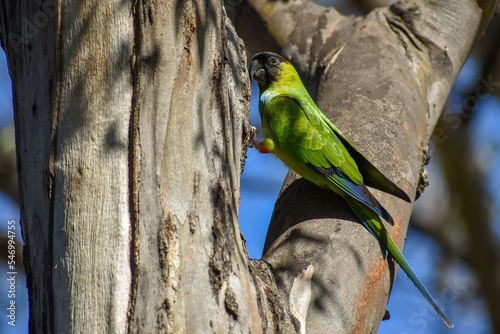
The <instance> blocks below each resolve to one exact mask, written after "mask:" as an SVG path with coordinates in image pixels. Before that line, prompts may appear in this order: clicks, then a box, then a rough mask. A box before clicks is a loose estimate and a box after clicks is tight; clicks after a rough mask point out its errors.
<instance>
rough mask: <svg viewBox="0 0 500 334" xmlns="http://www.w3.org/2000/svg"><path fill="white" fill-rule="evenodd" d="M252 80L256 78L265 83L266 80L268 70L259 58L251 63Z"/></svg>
mask: <svg viewBox="0 0 500 334" xmlns="http://www.w3.org/2000/svg"><path fill="white" fill-rule="evenodd" d="M248 71H249V72H250V80H252V79H254V80H255V81H257V82H258V83H263V82H264V81H265V80H266V70H265V69H264V66H262V64H261V63H260V61H259V60H257V59H256V60H254V61H252V63H251V64H250V69H249V70H248Z"/></svg>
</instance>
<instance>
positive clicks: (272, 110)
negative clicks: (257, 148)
mask: <svg viewBox="0 0 500 334" xmlns="http://www.w3.org/2000/svg"><path fill="white" fill-rule="evenodd" d="M263 127H264V134H265V136H266V137H270V138H271V139H272V140H273V141H274V142H275V143H276V144H277V145H278V146H279V147H280V148H281V150H282V151H283V152H285V153H286V154H287V155H288V156H289V157H291V158H292V159H293V160H295V161H297V162H301V163H304V164H310V165H312V166H314V167H316V168H323V169H329V168H331V167H335V168H336V169H338V170H339V171H341V172H342V173H343V174H344V175H345V176H346V177H347V178H349V179H350V181H351V182H353V183H355V184H357V185H361V184H362V182H363V177H362V176H361V173H360V172H359V170H358V168H357V166H356V163H355V162H354V160H353V158H352V157H351V156H350V155H349V153H348V151H347V149H346V148H345V147H344V145H343V144H342V142H341V141H340V140H339V138H338V137H337V136H336V135H335V133H334V132H333V131H332V130H331V129H330V127H329V126H328V125H327V124H326V123H325V122H324V121H323V120H322V119H321V117H319V115H317V114H316V115H315V114H313V113H306V112H305V111H304V109H302V107H301V106H300V105H299V103H298V102H297V101H296V100H295V99H293V98H291V97H289V96H286V95H278V96H275V97H273V98H272V99H270V100H269V101H268V103H267V104H266V106H265V110H264V112H263Z"/></svg>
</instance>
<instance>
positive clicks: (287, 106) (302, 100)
mask: <svg viewBox="0 0 500 334" xmlns="http://www.w3.org/2000/svg"><path fill="white" fill-rule="evenodd" d="M249 72H250V78H252V79H254V80H255V81H257V83H258V84H259V113H260V117H261V120H262V127H263V130H264V136H265V139H264V140H263V141H262V142H259V141H258V140H257V137H256V135H255V131H254V132H253V134H252V143H253V144H254V146H255V147H256V148H257V149H258V150H259V152H261V153H273V154H274V155H276V156H277V157H278V158H279V159H281V160H282V161H283V162H284V163H285V164H286V165H288V166H289V167H290V168H292V169H293V170H294V171H295V172H297V173H298V174H299V175H301V176H302V177H304V178H305V179H307V180H309V181H310V182H312V183H314V184H316V185H317V186H320V187H322V188H326V189H330V190H332V191H334V192H335V193H337V194H339V195H340V196H342V197H343V198H344V199H345V200H346V202H347V203H348V204H349V207H350V208H351V209H352V211H353V212H354V213H355V215H356V216H357V217H358V219H359V220H360V221H361V222H362V223H363V225H364V226H365V227H366V228H367V229H368V231H370V232H371V233H372V234H373V235H374V236H375V238H376V239H377V240H378V241H379V243H380V244H381V245H382V247H383V248H384V249H385V250H386V251H388V252H389V254H390V255H391V256H392V257H393V258H394V259H395V260H396V262H397V263H398V264H399V266H400V267H401V268H402V269H403V270H404V271H405V272H406V274H407V275H408V277H410V279H411V280H412V281H413V283H414V284H415V285H416V286H417V288H418V289H419V290H420V292H421V293H422V294H423V295H424V297H425V298H426V299H427V300H428V301H429V303H430V304H431V305H432V307H433V308H434V310H436V312H437V313H438V316H441V318H442V319H443V321H444V323H445V324H446V325H447V326H448V327H450V328H451V327H453V324H452V323H451V321H450V320H448V318H447V317H446V315H445V314H444V313H443V311H442V310H441V308H440V307H439V306H438V304H437V303H436V301H435V300H434V298H432V296H431V295H430V293H429V292H428V291H427V289H426V288H425V287H424V285H423V284H422V282H421V281H420V279H419V278H418V277H417V275H416V274H415V272H414V271H413V269H412V268H411V267H410V265H409V263H408V261H407V260H406V259H405V257H404V256H403V254H402V253H401V251H400V250H399V249H398V247H397V246H396V244H395V243H394V241H393V240H392V238H391V236H390V235H389V234H388V233H387V230H386V229H385V227H384V224H383V223H382V220H381V219H380V217H382V218H383V219H384V220H386V221H388V222H389V223H391V224H393V223H394V222H393V220H392V218H391V216H390V215H389V214H388V213H387V211H386V210H385V209H384V208H383V207H382V206H381V205H380V203H379V202H378V201H377V199H376V198H375V197H374V196H373V195H372V194H371V193H370V191H369V190H368V189H367V187H366V186H370V187H373V188H376V189H379V190H382V191H384V192H386V193H389V194H391V195H394V196H396V197H398V198H400V199H402V200H404V201H407V202H409V203H411V200H410V198H409V197H408V195H407V194H406V193H405V192H404V191H403V190H401V189H400V188H398V187H397V186H396V185H395V184H394V183H393V182H391V181H390V180H389V179H388V178H387V177H385V176H384V175H383V174H382V173H381V172H380V171H379V170H378V169H377V168H376V167H375V166H373V165H372V164H371V163H370V162H369V161H368V159H367V158H366V157H365V156H363V154H361V153H359V152H358V151H357V150H356V148H355V147H354V146H353V145H352V144H351V143H350V142H349V140H348V139H347V138H346V137H345V136H344V135H343V134H342V133H341V132H340V131H339V130H338V129H337V128H336V127H335V125H333V123H332V122H331V121H330V120H329V119H328V118H327V117H326V116H325V115H324V114H323V113H322V112H321V111H320V110H319V109H318V107H317V106H316V104H315V103H314V101H313V99H312V98H311V96H310V95H309V93H308V92H307V90H306V88H305V87H304V85H303V84H302V81H301V80H300V77H299V75H298V74H297V71H296V70H295V68H294V67H293V66H292V64H290V62H289V61H288V60H287V59H286V58H284V57H283V56H280V55H278V54H276V53H272V52H261V53H258V54H256V55H255V56H254V57H253V58H252V63H251V65H250V69H249Z"/></svg>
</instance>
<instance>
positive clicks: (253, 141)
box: [248, 126, 259, 147]
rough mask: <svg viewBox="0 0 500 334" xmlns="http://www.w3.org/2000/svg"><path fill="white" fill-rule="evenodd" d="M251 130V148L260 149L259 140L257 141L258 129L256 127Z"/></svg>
mask: <svg viewBox="0 0 500 334" xmlns="http://www.w3.org/2000/svg"><path fill="white" fill-rule="evenodd" d="M250 130H251V131H252V133H251V134H250V145H248V146H249V147H258V146H259V140H258V139H257V128H256V127H255V126H251V127H250Z"/></svg>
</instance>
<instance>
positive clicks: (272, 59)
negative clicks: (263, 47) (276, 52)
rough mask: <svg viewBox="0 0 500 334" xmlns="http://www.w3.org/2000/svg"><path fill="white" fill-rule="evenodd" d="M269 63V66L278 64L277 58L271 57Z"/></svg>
mask: <svg viewBox="0 0 500 334" xmlns="http://www.w3.org/2000/svg"><path fill="white" fill-rule="evenodd" d="M269 62H270V63H271V65H276V64H278V62H279V61H278V58H276V57H271V59H270V60H269Z"/></svg>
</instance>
